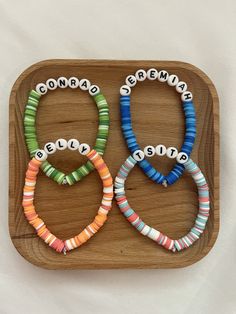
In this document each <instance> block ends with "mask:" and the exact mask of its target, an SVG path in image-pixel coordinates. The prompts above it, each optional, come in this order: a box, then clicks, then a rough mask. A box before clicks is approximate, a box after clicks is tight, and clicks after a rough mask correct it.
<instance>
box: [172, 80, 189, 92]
mask: <svg viewBox="0 0 236 314" xmlns="http://www.w3.org/2000/svg"><path fill="white" fill-rule="evenodd" d="M187 88H188V86H187V84H186V83H185V82H183V81H180V82H179V83H178V84H177V85H176V87H175V89H176V91H177V92H178V93H180V94H181V93H184V92H186V90H187Z"/></svg>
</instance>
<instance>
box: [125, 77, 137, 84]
mask: <svg viewBox="0 0 236 314" xmlns="http://www.w3.org/2000/svg"><path fill="white" fill-rule="evenodd" d="M125 84H126V85H128V86H129V87H134V86H135V85H136V84H137V79H136V77H135V76H134V75H129V76H127V77H126V79H125Z"/></svg>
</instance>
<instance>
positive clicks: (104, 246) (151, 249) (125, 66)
mask: <svg viewBox="0 0 236 314" xmlns="http://www.w3.org/2000/svg"><path fill="white" fill-rule="evenodd" d="M150 67H155V68H157V69H165V70H167V71H169V72H172V73H175V74H177V75H178V76H179V77H180V78H181V80H184V81H186V82H187V84H188V86H189V90H190V91H192V92H193V95H194V103H195V106H196V114H197V139H196V143H195V146H194V149H193V153H192V159H193V160H194V161H195V162H197V163H198V165H199V166H200V168H201V170H202V172H203V173H204V175H205V176H206V179H207V181H208V183H209V187H210V197H211V214H210V217H209V221H208V223H207V228H206V231H205V232H204V234H203V236H202V237H201V239H200V240H199V241H197V242H196V243H195V244H194V245H193V246H192V247H191V248H189V249H188V250H184V251H183V252H180V253H172V252H169V251H166V250H165V249H163V248H161V247H159V246H158V245H157V244H155V243H154V242H153V241H151V240H150V239H148V238H146V237H143V236H142V235H140V234H139V233H138V232H137V231H136V230H135V229H134V228H133V227H132V226H131V225H130V224H129V223H128V222H127V221H126V219H125V218H124V217H123V215H122V214H121V213H120V212H119V209H118V207H117V206H116V204H115V201H113V208H112V211H111V212H110V215H109V218H108V221H107V223H106V224H105V225H104V227H103V228H102V229H101V230H100V231H99V232H98V233H97V234H96V235H95V236H94V237H93V238H92V239H90V240H89V241H88V242H87V243H86V244H85V245H83V246H82V247H80V248H79V249H76V250H74V251H72V252H70V253H68V254H67V255H66V256H64V255H60V254H58V253H56V252H54V251H53V250H52V249H50V248H49V247H48V246H46V245H45V244H44V242H43V241H42V240H41V239H39V238H38V237H37V236H36V234H35V232H34V229H33V228H32V227H31V226H30V225H29V224H28V222H27V221H26V219H25V217H24V214H23V209H22V206H21V201H22V188H23V184H24V177H25V170H26V166H27V163H28V161H29V155H28V152H27V149H26V146H25V142H24V133H23V112H24V107H25V103H26V99H27V95H28V92H29V90H30V89H33V88H35V86H36V84H37V83H38V82H41V81H42V82H43V81H46V79H48V78H50V77H55V78H56V77H59V76H66V77H70V76H78V77H79V78H82V77H86V78H88V79H89V80H90V81H91V82H92V83H94V84H97V85H99V86H100V88H101V91H102V92H103V94H104V95H105V97H106V98H107V101H108V103H109V108H110V120H111V125H110V133H109V140H108V144H107V149H106V152H105V155H104V159H105V161H106V163H107V165H108V166H109V168H110V171H111V173H112V175H113V178H114V177H115V175H116V173H117V171H118V169H119V167H120V166H121V164H122V163H123V162H124V160H125V159H126V158H127V156H128V155H129V151H128V149H127V147H126V143H125V140H124V138H123V136H122V132H121V127H120V113H119V88H120V86H121V85H122V84H123V83H124V80H125V77H126V76H127V75H128V74H131V73H134V72H135V71H136V70H137V69H139V68H144V69H148V68H150ZM131 112H132V121H133V127H134V131H135V133H136V135H137V140H138V142H139V143H140V146H141V147H142V148H143V147H144V146H146V145H148V144H150V145H157V144H160V143H161V144H164V145H166V146H176V147H177V148H178V149H179V148H180V147H181V144H182V141H183V138H184V115H183V111H182V108H181V102H180V96H179V95H178V94H177V93H176V92H175V90H174V89H173V88H171V87H169V86H168V85H167V84H165V83H159V82H157V81H154V82H153V81H152V82H151V81H145V82H143V83H142V84H139V85H138V86H137V87H135V88H134V89H133V92H132V102H131ZM97 126H98V115H97V109H96V105H95V104H94V103H93V101H92V99H91V98H90V96H89V95H88V93H86V92H82V91H81V90H70V89H66V90H56V91H51V92H49V93H48V94H47V95H46V96H43V97H42V98H41V101H40V105H39V109H38V115H37V133H38V138H39V143H40V144H41V146H43V145H44V144H45V143H46V142H48V141H55V140H56V139H58V138H65V139H70V138H77V139H79V140H80V141H82V142H87V143H89V144H90V145H93V143H94V141H95V136H96V132H97ZM49 160H50V162H52V163H53V164H54V165H55V166H56V167H58V168H60V169H62V170H63V171H65V172H69V171H71V170H72V169H74V168H76V167H78V165H80V164H81V163H82V162H84V161H85V160H86V158H85V157H84V156H81V155H80V154H76V153H75V152H72V151H68V150H66V151H60V152H57V153H56V154H54V155H53V156H50V158H49ZM151 162H152V164H153V165H154V166H155V167H157V168H158V169H159V170H160V171H163V173H167V172H168V171H169V170H170V169H171V167H172V166H173V164H174V160H170V159H167V158H165V157H158V156H155V157H153V158H152V159H151ZM9 170H10V182H9V198H10V203H9V228H10V235H11V238H12V241H13V243H14V245H15V247H16V249H17V250H18V252H19V253H20V254H21V255H22V256H23V257H24V258H25V259H26V260H28V261H29V262H31V263H33V264H35V265H38V266H41V267H44V268H48V269H104V268H175V267H184V266H187V265H190V264H192V263H195V262H197V261H198V260H200V259H201V258H202V257H204V256H205V255H206V254H207V253H208V252H209V250H210V249H211V248H212V246H213V245H214V243H215V240H216V238H217V234H218V230H219V108H218V97H217V93H216V90H215V87H214V85H213V84H212V82H211V81H210V79H209V78H208V77H207V76H206V75H205V74H204V73H203V72H202V71H201V70H199V69H198V68H196V67H194V66H193V65H190V64H187V63H183V62H175V61H173V62H169V61H112V60H110V61H108V60H47V61H42V62H39V63H37V64H34V65H32V66H31V67H30V68H28V69H27V70H25V71H24V72H23V73H22V74H21V75H20V77H19V78H18V79H17V81H16V82H15V84H14V86H13V88H12V91H11V96H10V169H9ZM126 188H127V197H128V200H129V203H130V205H131V206H132V207H133V208H134V209H135V210H136V211H137V213H138V214H139V215H140V217H141V218H143V220H144V221H145V222H146V223H147V224H149V225H151V226H153V227H155V228H157V229H159V230H161V231H162V232H164V233H166V234H167V235H169V236H170V237H172V238H178V237H181V236H182V235H184V234H186V233H187V232H188V230H189V229H190V228H191V226H192V225H193V222H194V220H195V216H196V213H197V206H198V201H197V190H196V186H195V184H194V183H193V181H192V179H191V177H190V176H189V175H187V174H184V176H183V177H182V178H181V179H180V180H179V181H178V182H177V183H176V184H174V185H173V186H170V187H168V188H166V189H165V188H163V187H162V186H160V185H157V184H154V183H153V182H152V181H151V180H150V179H148V178H147V177H146V176H145V175H144V174H143V172H142V171H141V170H140V169H139V168H138V167H135V169H134V170H133V171H132V173H131V174H130V176H129V178H128V180H127V184H126ZM101 197H102V184H101V182H100V179H99V176H98V174H97V173H96V171H94V172H93V173H91V174H90V175H88V176H87V177H86V178H84V179H83V180H82V181H81V182H79V183H77V184H75V185H74V186H71V187H70V186H59V185H57V184H56V183H55V182H54V181H52V180H51V179H49V178H47V177H46V176H45V175H44V174H43V173H42V172H41V173H40V175H39V176H38V182H37V188H36V199H35V205H36V210H37V211H38V213H39V214H40V215H41V216H42V218H43V219H44V220H45V222H46V224H47V225H48V227H49V229H50V230H51V231H52V232H53V233H54V234H56V235H57V236H58V237H60V238H62V239H66V238H68V237H71V236H74V235H75V234H78V233H79V231H81V230H82V229H83V227H84V226H86V225H87V224H88V223H89V222H91V221H92V220H93V217H94V215H95V213H96V211H97V209H98V206H99V204H100V201H101Z"/></svg>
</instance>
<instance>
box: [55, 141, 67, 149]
mask: <svg viewBox="0 0 236 314" xmlns="http://www.w3.org/2000/svg"><path fill="white" fill-rule="evenodd" d="M55 145H56V149H58V150H64V149H66V148H67V141H66V140H65V139H64V138H59V139H58V140H57V141H56V143H55Z"/></svg>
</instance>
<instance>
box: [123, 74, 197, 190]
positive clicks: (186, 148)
mask: <svg viewBox="0 0 236 314" xmlns="http://www.w3.org/2000/svg"><path fill="white" fill-rule="evenodd" d="M146 78H148V79H149V80H154V79H158V80H159V81H160V82H166V81H167V83H168V85H170V86H175V88H176V90H177V92H179V93H181V100H182V104H183V110H184V114H185V137H184V143H183V145H182V147H181V152H184V153H186V154H187V155H188V156H190V154H191V152H192V149H193V144H194V141H195V137H196V115H195V109H194V104H193V101H192V98H193V97H192V93H191V92H189V91H187V84H186V83H185V82H183V81H179V79H178V77H177V76H176V75H174V74H172V75H169V74H168V73H167V72H166V71H164V70H162V71H160V72H158V71H157V70H156V69H150V70H148V71H147V72H145V71H144V70H138V71H137V72H136V73H135V76H134V75H129V76H128V77H127V78H126V85H123V86H122V87H121V88H120V93H121V97H120V112H121V123H122V126H121V127H122V131H123V135H124V137H125V139H126V143H127V145H128V148H129V150H130V152H131V154H133V153H134V152H135V151H137V150H140V146H139V145H138V143H137V140H136V136H135V134H134V132H133V128H132V122H131V113H130V93H131V87H133V86H135V85H136V83H137V82H138V81H143V80H144V79H146ZM138 164H139V166H140V167H141V168H142V169H143V171H144V173H145V174H146V175H147V176H148V177H149V178H150V179H152V180H153V181H154V182H156V183H158V184H163V185H166V184H168V185H171V184H173V183H175V182H176V181H177V180H178V179H179V178H180V176H181V175H182V174H183V172H184V166H183V165H182V164H180V163H176V164H175V165H174V167H173V169H172V170H171V171H170V172H169V174H168V175H167V176H164V175H163V174H162V173H160V172H159V171H157V170H156V169H155V168H154V167H153V166H152V165H151V164H150V163H149V162H148V161H147V160H146V159H143V160H141V161H139V162H138Z"/></svg>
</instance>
